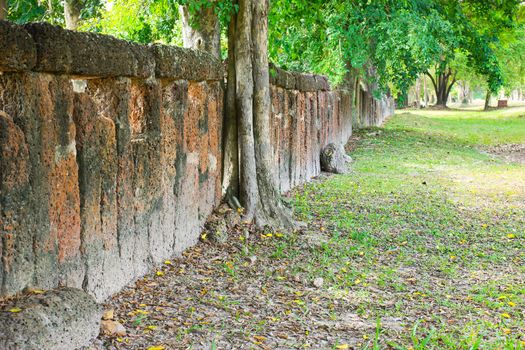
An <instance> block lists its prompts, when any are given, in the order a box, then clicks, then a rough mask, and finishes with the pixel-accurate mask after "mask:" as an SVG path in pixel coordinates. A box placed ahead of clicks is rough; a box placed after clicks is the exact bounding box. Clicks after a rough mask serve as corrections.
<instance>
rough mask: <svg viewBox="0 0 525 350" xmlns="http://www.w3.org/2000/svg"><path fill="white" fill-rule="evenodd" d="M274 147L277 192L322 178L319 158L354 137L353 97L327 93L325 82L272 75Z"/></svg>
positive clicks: (342, 92)
mask: <svg viewBox="0 0 525 350" xmlns="http://www.w3.org/2000/svg"><path fill="white" fill-rule="evenodd" d="M271 71H272V72H273V74H271V77H272V78H271V83H272V86H271V98H272V115H271V123H272V128H271V129H272V135H271V137H272V143H273V145H274V160H275V164H276V167H275V169H276V176H277V178H278V183H279V186H280V189H281V192H287V191H288V190H290V189H291V188H293V187H295V186H297V185H300V184H303V183H305V182H307V181H309V180H310V179H311V178H313V177H315V176H318V175H319V174H320V173H321V164H320V158H319V155H320V153H321V149H322V148H323V147H324V146H326V145H327V144H329V143H343V144H345V143H346V141H347V140H348V138H349V137H350V136H351V135H352V120H353V108H352V101H351V92H349V91H346V90H336V91H331V90H330V86H329V84H328V81H327V79H326V78H325V77H323V76H319V75H309V74H297V73H290V72H286V71H283V70H281V69H278V68H272V70H271Z"/></svg>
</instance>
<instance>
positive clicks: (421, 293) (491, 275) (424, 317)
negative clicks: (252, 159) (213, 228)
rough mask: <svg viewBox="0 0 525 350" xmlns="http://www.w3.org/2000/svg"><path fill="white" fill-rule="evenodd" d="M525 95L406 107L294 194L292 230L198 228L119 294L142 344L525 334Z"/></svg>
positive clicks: (119, 309)
mask: <svg viewBox="0 0 525 350" xmlns="http://www.w3.org/2000/svg"><path fill="white" fill-rule="evenodd" d="M524 114H525V109H520V108H515V109H512V108H510V109H508V110H504V111H497V112H491V113H480V112H471V111H425V112H420V111H409V112H402V113H398V114H396V116H395V117H393V118H392V119H391V120H390V121H389V122H388V123H387V124H386V126H385V127H384V128H378V129H368V130H362V131H360V132H358V133H356V135H355V137H354V138H353V140H352V141H351V143H350V144H349V149H350V150H351V155H352V157H353V158H354V164H353V166H352V172H351V173H350V174H347V175H337V176H329V177H323V178H322V179H319V180H317V181H315V182H313V183H311V184H309V185H307V186H305V187H304V188H302V189H300V190H297V191H295V192H293V193H292V194H290V200H291V202H292V205H293V207H294V209H295V212H296V214H297V217H298V218H299V219H301V220H302V221H303V222H305V223H307V227H306V228H305V229H303V230H301V231H300V232H295V233H288V234H285V233H281V232H262V233H257V234H253V233H252V234H250V235H249V236H247V234H246V231H243V230H238V231H236V232H233V233H232V236H231V239H230V242H229V243H228V244H226V245H218V244H211V243H209V242H203V243H202V244H200V245H199V246H197V247H196V248H193V249H191V250H189V251H188V252H186V253H185V257H184V258H183V259H180V260H177V261H173V262H172V263H171V262H170V264H167V265H166V266H164V267H162V268H160V269H159V271H158V272H160V273H157V274H153V275H151V276H149V277H146V278H145V279H143V280H140V281H138V282H137V285H136V286H135V287H132V288H128V289H126V290H124V291H123V292H122V293H120V294H119V295H117V296H116V297H115V298H114V299H113V300H112V301H111V302H110V305H108V307H114V308H115V313H116V315H117V318H118V319H119V320H121V321H122V322H123V323H124V325H125V326H126V328H127V329H128V336H126V337H123V338H118V339H117V338H111V337H104V338H101V341H103V342H104V344H105V346H107V347H111V346H114V347H115V348H126V349H127V348H133V349H135V348H136V349H146V348H148V347H149V346H159V347H164V348H165V349H172V348H184V349H185V348H191V349H252V348H253V349H296V348H311V349H525V164H518V163H509V162H505V161H504V160H503V159H499V158H497V157H495V156H493V155H491V154H489V153H488V152H486V150H488V149H489V147H491V146H497V145H500V144H507V143H509V144H525V118H524V117H523V116H522V115H524Z"/></svg>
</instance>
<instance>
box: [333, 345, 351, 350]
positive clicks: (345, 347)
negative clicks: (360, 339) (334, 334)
mask: <svg viewBox="0 0 525 350" xmlns="http://www.w3.org/2000/svg"><path fill="white" fill-rule="evenodd" d="M335 348H336V349H337V350H345V349H348V348H350V345H348V344H341V345H336V346H335Z"/></svg>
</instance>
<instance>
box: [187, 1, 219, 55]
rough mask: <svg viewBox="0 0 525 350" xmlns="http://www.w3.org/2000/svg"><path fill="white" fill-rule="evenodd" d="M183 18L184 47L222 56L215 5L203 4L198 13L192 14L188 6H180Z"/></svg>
mask: <svg viewBox="0 0 525 350" xmlns="http://www.w3.org/2000/svg"><path fill="white" fill-rule="evenodd" d="M179 13H180V16H181V18H182V40H183V42H184V47H187V48H192V49H198V50H203V51H206V52H209V53H211V54H212V55H214V56H215V57H217V58H220V57H221V30H220V23H219V18H218V17H217V14H216V13H215V6H210V7H206V6H204V5H202V7H201V8H200V9H199V11H198V13H195V14H190V13H189V10H188V7H187V6H182V5H181V6H179Z"/></svg>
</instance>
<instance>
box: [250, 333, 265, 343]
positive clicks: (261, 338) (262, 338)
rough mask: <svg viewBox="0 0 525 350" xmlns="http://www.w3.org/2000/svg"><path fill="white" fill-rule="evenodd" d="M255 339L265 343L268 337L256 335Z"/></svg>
mask: <svg viewBox="0 0 525 350" xmlns="http://www.w3.org/2000/svg"><path fill="white" fill-rule="evenodd" d="M253 338H254V339H255V340H257V341H260V342H263V341H265V340H266V337H263V336H262V335H254V336H253Z"/></svg>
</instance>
